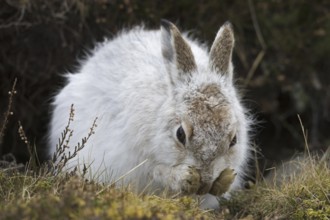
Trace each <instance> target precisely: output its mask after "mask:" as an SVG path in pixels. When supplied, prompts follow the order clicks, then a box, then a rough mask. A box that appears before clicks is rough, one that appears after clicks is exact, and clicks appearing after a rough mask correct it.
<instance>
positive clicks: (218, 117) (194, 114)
mask: <svg viewBox="0 0 330 220" xmlns="http://www.w3.org/2000/svg"><path fill="white" fill-rule="evenodd" d="M187 105H188V111H187V112H188V118H189V120H191V124H192V126H193V129H194V132H193V136H192V138H191V141H190V147H191V150H192V151H193V153H194V154H195V155H196V157H198V158H201V159H202V160H212V159H214V157H216V156H217V155H218V154H219V152H220V151H223V150H224V148H223V146H224V145H227V144H229V143H228V142H229V139H230V137H229V136H230V134H231V133H232V129H233V118H232V117H233V115H232V111H231V108H230V103H229V102H228V100H227V99H226V97H225V96H224V95H223V94H222V93H221V91H220V89H219V87H218V85H216V84H208V85H205V86H202V87H201V88H200V89H199V90H197V91H196V93H194V95H193V96H191V97H189V100H187Z"/></svg>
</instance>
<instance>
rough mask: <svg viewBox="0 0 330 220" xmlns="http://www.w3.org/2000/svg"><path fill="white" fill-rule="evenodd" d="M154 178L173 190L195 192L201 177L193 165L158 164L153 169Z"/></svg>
mask: <svg viewBox="0 0 330 220" xmlns="http://www.w3.org/2000/svg"><path fill="white" fill-rule="evenodd" d="M154 180H155V181H156V182H158V183H160V184H161V185H163V186H164V187H165V188H169V189H170V190H172V191H174V192H180V193H183V194H195V193H196V192H197V190H198V189H199V187H200V182H201V177H200V174H199V172H198V171H197V169H196V168H195V167H193V166H188V165H185V164H183V165H177V166H173V167H169V166H166V165H158V166H156V167H155V169H154Z"/></svg>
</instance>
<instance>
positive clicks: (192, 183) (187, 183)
mask: <svg viewBox="0 0 330 220" xmlns="http://www.w3.org/2000/svg"><path fill="white" fill-rule="evenodd" d="M200 181H201V177H200V174H199V172H198V171H197V169H196V168H194V167H192V166H188V168H187V170H186V171H185V172H184V175H183V178H182V181H181V192H182V193H184V194H194V193H196V192H197V190H198V189H199V187H200Z"/></svg>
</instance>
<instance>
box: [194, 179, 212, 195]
mask: <svg viewBox="0 0 330 220" xmlns="http://www.w3.org/2000/svg"><path fill="white" fill-rule="evenodd" d="M210 189H211V184H210V183H206V182H202V183H201V185H200V187H199V189H198V190H197V195H204V194H206V193H208V192H209V191H210Z"/></svg>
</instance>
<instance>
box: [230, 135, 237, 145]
mask: <svg viewBox="0 0 330 220" xmlns="http://www.w3.org/2000/svg"><path fill="white" fill-rule="evenodd" d="M236 143H237V137H236V135H235V136H234V138H233V139H232V140H231V142H230V145H229V147H232V146H234V145H235V144H236Z"/></svg>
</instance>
